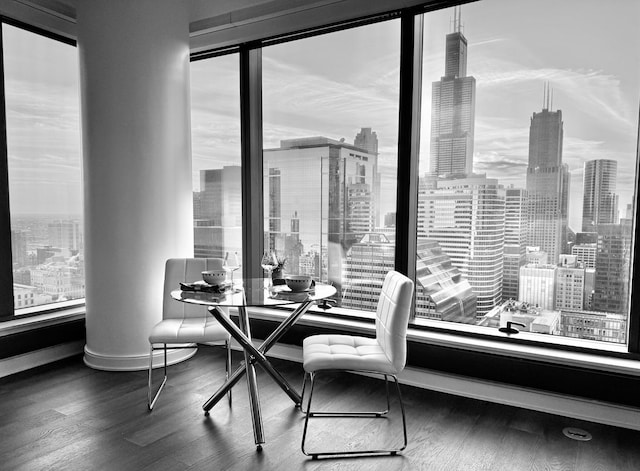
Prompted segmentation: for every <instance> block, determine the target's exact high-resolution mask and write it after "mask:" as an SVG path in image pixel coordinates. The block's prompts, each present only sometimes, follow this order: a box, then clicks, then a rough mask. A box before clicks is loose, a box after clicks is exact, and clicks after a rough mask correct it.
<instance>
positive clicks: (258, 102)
mask: <svg viewBox="0 0 640 471" xmlns="http://www.w3.org/2000/svg"><path fill="white" fill-rule="evenodd" d="M240 134H241V142H242V143H241V149H242V150H241V180H242V265H243V273H244V275H245V276H246V277H249V278H259V277H261V276H262V268H261V266H260V259H261V257H262V252H263V244H264V230H263V219H264V218H263V207H262V50H261V49H259V48H255V49H251V48H249V47H242V48H241V49H240Z"/></svg>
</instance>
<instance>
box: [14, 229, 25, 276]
mask: <svg viewBox="0 0 640 471" xmlns="http://www.w3.org/2000/svg"><path fill="white" fill-rule="evenodd" d="M28 235H29V233H28V232H27V231H20V230H18V231H11V257H12V261H13V268H14V269H16V268H20V267H24V266H26V265H27V264H28V262H29V260H28V258H27V237H28Z"/></svg>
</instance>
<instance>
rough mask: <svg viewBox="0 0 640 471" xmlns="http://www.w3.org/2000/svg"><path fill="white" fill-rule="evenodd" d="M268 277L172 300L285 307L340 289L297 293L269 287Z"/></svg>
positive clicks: (176, 294)
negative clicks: (221, 289) (218, 290)
mask: <svg viewBox="0 0 640 471" xmlns="http://www.w3.org/2000/svg"><path fill="white" fill-rule="evenodd" d="M267 283H268V280H266V279H265V278H249V279H247V278H245V279H243V280H236V281H235V282H234V285H233V287H227V288H226V289H224V290H223V291H220V292H206V291H186V290H181V289H176V290H174V291H172V292H171V297H172V298H173V299H175V300H177V301H182V302H185V303H190V304H202V305H205V306H229V307H234V306H235V307H238V306H246V307H259V306H281V305H285V304H296V303H302V302H306V301H317V300H320V299H324V298H328V297H330V296H332V295H334V294H335V293H336V289H335V288H334V287H333V286H331V285H326V284H324V283H315V286H312V287H311V288H310V289H308V290H305V291H299V292H293V291H291V290H290V289H289V288H288V287H287V285H276V286H273V287H271V288H269V287H268V286H267Z"/></svg>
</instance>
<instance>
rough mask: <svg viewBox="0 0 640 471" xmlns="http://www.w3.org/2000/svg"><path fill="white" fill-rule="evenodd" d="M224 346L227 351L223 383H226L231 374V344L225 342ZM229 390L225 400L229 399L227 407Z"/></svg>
mask: <svg viewBox="0 0 640 471" xmlns="http://www.w3.org/2000/svg"><path fill="white" fill-rule="evenodd" d="M224 346H225V348H226V349H227V362H226V365H225V381H227V380H228V379H229V375H230V374H231V342H230V341H229V340H225V342H224ZM231 389H232V388H231ZM231 389H229V392H228V393H227V398H228V399H229V407H231Z"/></svg>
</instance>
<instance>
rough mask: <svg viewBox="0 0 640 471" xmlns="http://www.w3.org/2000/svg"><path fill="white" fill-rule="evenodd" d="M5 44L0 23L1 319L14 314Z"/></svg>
mask: <svg viewBox="0 0 640 471" xmlns="http://www.w3.org/2000/svg"><path fill="white" fill-rule="evenodd" d="M3 46H4V45H3V42H2V23H0V140H1V144H0V153H1V155H0V228H2V229H1V230H0V260H2V261H3V262H2V264H0V319H4V318H10V317H13V316H14V306H13V271H12V254H11V216H10V214H9V166H8V162H7V158H8V155H7V116H6V107H5V87H4V47H3Z"/></svg>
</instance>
